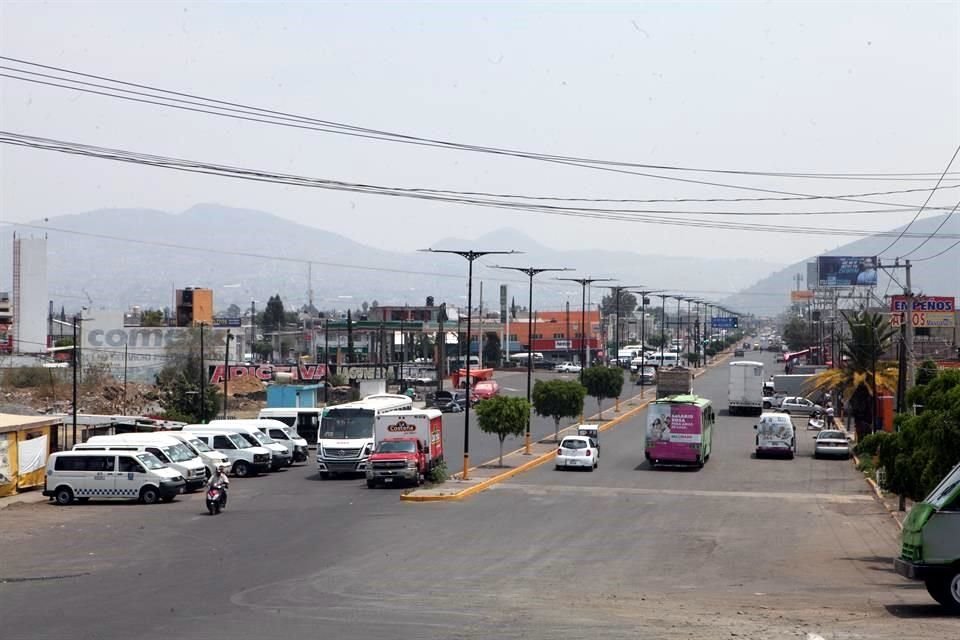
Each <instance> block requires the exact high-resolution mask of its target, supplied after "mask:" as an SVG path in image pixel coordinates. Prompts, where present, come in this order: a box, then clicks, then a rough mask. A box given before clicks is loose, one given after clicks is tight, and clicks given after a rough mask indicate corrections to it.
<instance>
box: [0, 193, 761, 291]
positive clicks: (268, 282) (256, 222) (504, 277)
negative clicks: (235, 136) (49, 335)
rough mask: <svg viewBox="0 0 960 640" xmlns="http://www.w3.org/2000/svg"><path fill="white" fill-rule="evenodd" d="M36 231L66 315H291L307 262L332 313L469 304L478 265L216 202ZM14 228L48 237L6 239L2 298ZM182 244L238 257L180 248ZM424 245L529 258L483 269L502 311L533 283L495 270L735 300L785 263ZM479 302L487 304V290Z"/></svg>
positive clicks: (477, 244)
mask: <svg viewBox="0 0 960 640" xmlns="http://www.w3.org/2000/svg"><path fill="white" fill-rule="evenodd" d="M34 224H38V225H42V226H44V227H45V228H46V229H47V231H46V233H47V235H48V237H49V240H50V243H49V273H50V298H51V299H52V300H53V301H54V305H55V308H56V309H59V308H60V306H61V305H64V306H66V307H67V309H71V308H74V309H76V308H78V307H79V306H81V305H84V306H88V302H87V296H89V299H90V300H92V303H93V307H92V308H93V309H94V310H96V309H101V308H102V309H112V310H121V309H126V308H127V307H129V306H130V305H141V306H144V307H163V306H168V305H170V304H171V301H172V298H173V290H174V289H175V288H181V287H184V286H206V287H211V288H213V289H214V290H215V296H214V300H215V304H216V307H217V308H218V309H222V308H225V307H227V306H228V305H230V304H231V303H235V304H238V305H240V306H241V307H246V306H248V305H249V304H250V300H251V299H255V300H257V301H258V305H259V306H260V307H262V305H263V304H264V301H265V300H266V299H267V297H269V296H270V295H273V294H274V293H279V294H280V295H281V297H282V298H283V299H284V301H285V302H286V303H287V306H288V307H292V306H298V305H302V304H304V303H305V302H306V299H307V293H306V292H307V287H308V285H307V267H306V264H305V262H304V261H305V260H307V259H309V260H311V261H313V263H314V266H313V274H312V275H313V280H312V282H313V291H314V300H315V304H316V306H317V307H318V308H321V309H334V308H336V309H344V308H346V307H353V308H356V307H359V306H360V303H361V302H363V301H368V302H372V301H373V300H377V301H378V302H379V303H380V304H405V303H407V304H423V302H424V300H425V299H426V296H428V295H432V296H434V297H435V299H436V300H437V302H438V303H439V302H441V301H446V302H448V303H449V304H452V305H465V304H466V300H465V294H466V283H465V280H466V272H467V265H466V263H465V261H464V260H463V259H461V258H459V257H456V256H446V255H431V254H428V253H418V252H416V251H415V250H414V249H415V248H416V247H411V248H410V250H409V251H403V252H400V251H384V250H381V249H376V248H373V247H369V246H365V245H362V244H360V243H357V242H355V241H353V240H350V239H349V238H347V237H345V236H342V235H339V234H337V233H333V232H330V231H326V230H323V229H319V228H316V227H311V226H305V225H301V224H297V223H295V222H291V221H289V220H286V219H283V218H279V217H277V216H275V215H272V214H270V213H266V212H263V211H253V210H248V209H236V208H230V207H224V206H220V205H215V204H200V205H196V206H194V207H191V208H190V209H188V210H186V211H184V212H183V213H179V214H173V213H168V212H164V211H156V210H150V209H103V210H97V211H89V212H86V213H79V214H71V215H64V216H58V217H53V218H49V219H48V220H46V221H45V222H42V223H39V222H38V223H34ZM58 229H62V230H68V231H76V232H80V233H82V234H84V235H78V234H74V233H64V232H63V231H58ZM11 231H17V232H18V233H20V234H23V235H34V236H36V235H41V234H43V233H44V231H42V230H38V229H36V228H27V227H22V226H20V227H18V226H11V227H6V228H5V229H4V232H3V233H2V234H0V290H7V289H9V288H10V287H11V285H10V282H11V274H10V269H11V263H12V260H11V247H12V242H11V238H12V233H11ZM105 236H118V237H123V238H132V239H135V240H137V241H138V242H128V241H117V240H111V239H108V238H106V237H105ZM152 243H160V244H161V245H163V246H157V245H156V244H152ZM183 245H185V246H189V247H200V248H210V249H217V250H223V251H229V252H232V253H233V254H234V255H224V254H221V253H213V252H209V251H206V250H190V249H183V248H178V246H183ZM422 246H432V247H433V248H457V249H463V248H471V249H474V248H475V249H480V248H487V247H489V248H496V249H505V248H506V249H517V250H521V251H524V252H525V253H524V254H523V255H518V256H503V257H502V258H501V259H496V260H494V259H493V257H491V258H490V259H485V260H481V261H478V263H477V264H476V265H475V271H474V274H475V280H474V284H475V286H477V285H479V282H480V280H483V281H484V283H485V287H486V289H485V292H484V296H485V300H484V306H485V307H489V306H491V303H492V302H493V300H494V299H495V298H496V287H497V286H498V285H499V284H500V283H503V282H508V283H510V295H511V297H513V296H515V297H516V298H517V302H518V304H524V302H523V301H524V300H525V299H526V292H527V285H526V279H525V277H524V276H522V275H521V274H519V273H510V272H506V271H501V270H496V269H490V268H489V267H488V266H485V264H486V265H492V264H496V263H502V264H510V265H519V266H528V265H535V266H544V267H553V266H556V267H570V268H574V269H576V270H577V271H576V272H575V273H571V274H570V275H576V276H585V275H594V276H599V277H610V278H616V279H617V280H618V281H619V282H621V283H623V284H626V285H637V284H655V285H657V286H658V287H664V288H670V289H677V290H686V291H693V290H696V291H704V290H706V291H711V290H716V291H736V290H739V289H741V288H742V287H744V286H746V285H748V284H749V283H751V282H755V281H756V280H757V279H758V278H760V277H762V276H763V275H764V274H767V273H769V272H770V271H771V270H772V269H775V268H777V267H778V266H779V265H778V264H777V263H773V262H766V261H763V260H756V259H750V258H743V259H722V258H711V257H708V256H704V257H697V258H688V257H678V256H658V255H651V254H646V253H634V252H627V251H604V250H598V249H588V250H587V249H585V250H580V251H558V250H556V249H551V248H549V247H546V246H543V245H541V244H539V243H538V242H537V241H536V240H535V239H533V238H530V237H529V236H526V235H524V234H522V233H520V232H518V231H516V230H513V229H499V230H496V231H493V232H491V233H488V234H485V235H483V236H481V237H479V238H473V239H453V238H447V239H441V240H437V241H435V242H433V243H432V244H431V242H430V240H429V239H424V242H423V245H422ZM344 265H350V266H344ZM551 275H554V274H551ZM556 275H562V274H556ZM542 280H543V283H542V285H541V286H540V288H538V293H537V299H538V300H539V302H538V303H537V306H539V307H541V308H543V307H545V306H552V307H554V308H557V307H559V306H560V305H562V304H563V302H564V301H565V300H568V299H569V300H571V302H572V303H575V302H577V301H578V300H579V295H575V296H572V295H565V294H564V291H570V290H572V289H575V290H576V292H577V293H578V294H579V287H578V286H577V285H575V284H572V283H558V282H556V281H554V280H553V279H552V277H551V278H548V277H547V276H543V278H542ZM474 293H475V296H477V297H475V300H474V304H477V303H478V302H479V299H478V298H479V291H478V288H475V289H474ZM601 295H602V294H601V293H599V292H594V294H593V300H594V301H599V298H600V296H601ZM705 295H707V294H705Z"/></svg>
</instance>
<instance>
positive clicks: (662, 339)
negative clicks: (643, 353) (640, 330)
mask: <svg viewBox="0 0 960 640" xmlns="http://www.w3.org/2000/svg"><path fill="white" fill-rule="evenodd" d="M666 342H667V337H666V336H661V335H660V334H659V333H657V334H654V335H652V336H647V344H648V345H650V346H651V347H654V348H660V346H661V345H663V344H666Z"/></svg>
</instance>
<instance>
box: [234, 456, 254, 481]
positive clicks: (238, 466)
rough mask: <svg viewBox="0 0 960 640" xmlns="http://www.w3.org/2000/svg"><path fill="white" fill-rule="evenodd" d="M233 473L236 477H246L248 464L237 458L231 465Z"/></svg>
mask: <svg viewBox="0 0 960 640" xmlns="http://www.w3.org/2000/svg"><path fill="white" fill-rule="evenodd" d="M233 473H234V475H235V476H237V477H238V478H246V477H247V476H249V475H250V465H249V464H247V463H246V461H245V460H237V462H236V463H235V464H234V465H233Z"/></svg>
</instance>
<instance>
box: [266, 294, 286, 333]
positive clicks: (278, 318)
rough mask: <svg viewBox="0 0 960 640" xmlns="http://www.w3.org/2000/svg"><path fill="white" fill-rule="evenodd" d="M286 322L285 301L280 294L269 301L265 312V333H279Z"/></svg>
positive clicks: (271, 297)
mask: <svg viewBox="0 0 960 640" xmlns="http://www.w3.org/2000/svg"><path fill="white" fill-rule="evenodd" d="M283 320H284V312H283V300H281V299H280V294H279V293H278V294H276V295H274V296H270V299H269V300H267V308H266V310H265V311H264V312H263V329H264V331H279V330H280V327H281V325H282V324H283Z"/></svg>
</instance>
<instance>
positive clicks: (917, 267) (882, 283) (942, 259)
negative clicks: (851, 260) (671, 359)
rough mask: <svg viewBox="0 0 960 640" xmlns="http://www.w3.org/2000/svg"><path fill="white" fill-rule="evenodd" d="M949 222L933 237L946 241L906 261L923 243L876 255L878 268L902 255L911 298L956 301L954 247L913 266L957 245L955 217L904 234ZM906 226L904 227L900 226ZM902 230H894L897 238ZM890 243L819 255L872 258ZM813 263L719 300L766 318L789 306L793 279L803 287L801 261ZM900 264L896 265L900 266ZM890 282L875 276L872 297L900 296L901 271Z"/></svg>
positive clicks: (913, 241)
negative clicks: (879, 258)
mask: <svg viewBox="0 0 960 640" xmlns="http://www.w3.org/2000/svg"><path fill="white" fill-rule="evenodd" d="M945 217H948V218H949V219H948V220H947V221H946V223H945V224H944V225H943V228H941V229H940V230H939V232H937V233H938V235H943V236H944V237H947V236H953V239H950V240H938V239H934V240H931V241H930V242H928V243H926V244H925V245H924V246H923V247H921V248H920V249H918V250H917V251H916V252H915V253H912V254H910V255H909V256H907V255H906V254H907V253H909V252H910V251H911V250H912V249H913V248H915V247H917V246H918V245H919V244H920V243H921V242H923V238H905V239H902V240H900V241H898V242H897V243H896V244H895V245H893V247H892V248H891V249H890V250H889V251H886V252H884V253H883V254H882V260H883V263H884V264H886V263H887V262H888V261H889V262H893V259H894V258H895V257H897V256H906V258H907V259H910V260H911V261H912V264H913V268H912V270H911V271H912V274H911V277H912V280H913V282H912V283H911V286H912V288H913V291H914V293H923V294H926V295H931V296H954V297H958V298H960V247H955V248H954V249H953V250H952V251H948V252H947V253H945V254H943V255H942V256H939V257H937V258H934V259H931V260H922V261H919V262H916V260H917V259H918V258H925V257H927V256H931V255H933V254H936V253H938V252H940V251H942V250H944V249H946V248H947V247H948V246H950V245H951V244H953V243H954V242H956V241H957V236H958V235H960V214H954V215H953V216H949V214H943V215H939V216H932V217H930V218H923V219H921V220H917V222H916V223H914V224H913V225H911V226H910V230H909V231H910V233H911V234H913V233H918V234H931V233H933V232H934V231H936V230H937V227H939V226H940V224H941V223H942V222H943V221H944V218H945ZM904 226H906V225H904ZM904 226H901V227H897V228H896V229H894V231H895V232H897V233H900V231H901V230H902V229H903V228H904ZM797 238H798V241H802V239H803V236H797ZM893 239H894V238H892V237H888V236H873V237H869V238H862V239H860V240H857V241H855V242H851V243H848V244H845V245H843V246H841V247H837V248H836V249H833V250H831V251H827V252H825V254H824V255H834V256H876V255H878V254H880V253H881V252H883V251H884V250H885V249H886V248H887V247H888V246H889V245H890V243H891V242H892V241H893ZM814 260H816V256H811V257H810V258H809V259H808V260H804V261H802V262H796V263H794V264H792V265H790V266H788V267H785V268H783V269H779V270H777V271H775V272H774V273H772V274H770V275H769V276H767V277H765V278H763V279H762V280H760V282H757V283H756V284H754V285H752V286H749V287H747V288H745V289H744V290H743V291H741V292H740V293H739V294H737V295H733V296H730V297H729V298H727V299H726V300H724V303H725V304H728V305H729V306H730V307H731V308H735V309H749V310H752V311H753V312H754V313H756V314H758V315H772V314H776V313H778V312H780V311H782V310H783V308H784V307H785V306H786V305H787V304H788V303H789V294H788V293H787V292H788V291H790V290H791V289H794V288H796V282H795V281H794V277H795V276H796V274H798V273H799V274H800V275H801V276H802V277H803V280H802V281H801V288H804V289H805V288H806V286H807V282H806V277H807V266H806V265H807V262H810V261H814ZM902 262H903V261H902V260H901V263H902ZM894 277H895V278H896V279H897V280H898V281H899V282H896V281H891V279H890V277H889V276H888V275H887V274H886V273H884V272H883V271H881V272H880V274H879V277H878V284H877V287H876V290H875V293H876V295H877V296H879V297H881V298H882V297H883V295H884V294H885V293H888V294H890V295H894V294H897V293H902V292H903V287H902V286H901V283H903V282H904V272H903V270H902V269H901V270H900V271H898V272H895V273H894Z"/></svg>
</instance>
